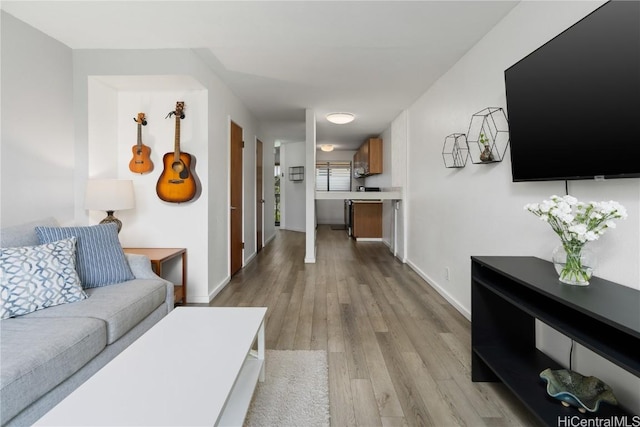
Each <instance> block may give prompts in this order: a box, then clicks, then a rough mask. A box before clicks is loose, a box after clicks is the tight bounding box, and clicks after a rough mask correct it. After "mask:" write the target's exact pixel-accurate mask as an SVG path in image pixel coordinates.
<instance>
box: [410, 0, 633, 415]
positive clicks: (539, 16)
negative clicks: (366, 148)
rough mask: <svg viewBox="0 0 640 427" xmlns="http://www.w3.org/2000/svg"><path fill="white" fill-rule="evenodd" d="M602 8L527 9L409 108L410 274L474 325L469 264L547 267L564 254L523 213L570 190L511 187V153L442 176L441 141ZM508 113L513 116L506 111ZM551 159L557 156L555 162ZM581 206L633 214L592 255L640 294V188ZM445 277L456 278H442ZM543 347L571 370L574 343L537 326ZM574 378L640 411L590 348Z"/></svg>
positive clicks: (585, 195)
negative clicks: (533, 259) (598, 383)
mask: <svg viewBox="0 0 640 427" xmlns="http://www.w3.org/2000/svg"><path fill="white" fill-rule="evenodd" d="M599 4H601V3H599V2H520V3H519V4H518V6H516V7H515V8H514V9H513V10H512V11H511V12H510V13H509V15H507V16H506V17H505V18H504V19H503V20H502V21H501V22H500V23H499V24H498V25H497V26H496V27H495V28H494V29H493V30H492V31H491V32H489V33H488V34H487V35H486V36H485V37H484V38H483V39H482V40H481V41H480V42H479V43H478V44H477V45H476V46H475V47H474V48H473V49H471V50H470V51H469V52H468V53H467V54H466V55H465V56H464V57H463V58H462V59H461V60H460V61H459V62H458V63H457V64H456V65H455V66H454V67H452V68H451V69H450V70H449V71H448V72H447V73H446V74H445V75H443V76H442V77H441V78H440V79H439V80H438V81H437V82H436V84H434V85H433V86H432V87H431V88H430V89H429V90H428V91H427V92H426V93H425V94H423V95H422V96H421V97H420V98H419V99H418V100H417V101H416V102H415V104H413V105H412V106H411V107H410V108H409V109H408V115H409V121H408V123H409V125H408V141H409V144H408V153H407V159H408V182H409V186H408V189H407V190H408V191H407V193H406V196H407V203H406V206H407V207H408V212H407V221H408V222H407V228H408V230H409V231H410V233H409V234H408V236H407V239H408V241H407V250H408V252H407V258H408V262H409V263H410V265H411V266H412V267H413V268H414V269H415V270H416V271H417V272H419V274H421V275H422V276H423V277H424V278H425V279H427V281H428V282H430V283H431V284H433V285H434V287H435V288H436V289H438V290H439V291H440V292H441V293H442V294H443V295H445V296H446V297H447V299H448V300H449V301H451V302H452V304H454V306H456V307H457V308H458V309H459V310H460V311H461V312H463V313H464V314H465V315H467V316H468V317H469V313H470V310H471V306H470V293H471V292H470V259H469V258H470V256H471V255H533V256H538V257H540V258H544V259H547V260H549V259H550V257H551V251H552V249H553V248H554V247H555V246H557V245H558V243H559V241H558V238H557V236H556V235H555V234H554V233H553V231H552V230H551V228H550V227H549V226H548V225H547V224H545V223H543V222H541V221H539V220H538V219H537V218H536V217H534V216H533V215H532V214H530V213H527V212H525V211H524V210H523V206H524V205H525V204H526V203H530V202H537V201H541V200H543V199H545V198H548V197H549V196H550V195H552V194H564V182H560V181H558V182H540V183H513V182H512V181H511V169H510V167H511V165H510V160H509V152H508V151H507V154H506V158H505V160H504V161H503V162H501V163H495V164H488V165H475V164H472V163H471V162H469V163H468V164H467V166H466V167H465V168H464V169H461V170H452V169H445V167H444V164H443V162H442V156H441V151H442V145H443V143H444V138H445V137H446V136H447V135H449V134H451V133H453V132H462V133H466V131H467V128H468V125H469V120H470V118H471V115H472V114H473V113H475V112H477V111H480V110H482V109H483V108H486V107H503V108H505V107H506V100H505V89H504V74H503V73H504V70H505V69H506V68H508V67H509V66H511V65H512V64H514V63H515V62H517V61H519V60H520V59H521V58H523V57H524V56H526V55H527V54H528V53H530V52H531V51H533V50H534V49H536V48H537V47H539V46H540V45H542V44H544V43H545V42H546V41H548V40H550V39H551V38H552V37H554V36H555V35H557V34H558V33H560V32H561V31H563V30H564V29H566V28H567V27H569V26H570V25H572V24H573V23H575V22H576V21H578V20H579V19H580V18H582V17H583V16H585V15H586V14H588V13H589V12H591V11H592V10H594V9H595V8H596V7H598V6H599ZM507 113H508V112H507ZM550 155H553V154H552V153H550ZM569 189H570V193H571V194H573V195H574V196H576V197H578V198H579V199H581V200H587V201H588V200H617V201H619V202H620V203H622V204H623V205H624V206H625V207H626V208H627V210H628V212H629V220H627V221H620V222H619V223H618V228H616V229H615V230H612V231H610V232H609V233H608V234H607V235H605V236H604V237H603V238H602V239H601V240H599V241H598V242H594V244H593V245H592V246H593V248H594V249H595V250H596V251H597V252H599V254H600V255H599V258H600V267H599V268H598V269H597V271H596V274H597V275H598V276H601V277H604V278H606V279H609V280H612V281H615V282H619V283H621V284H623V285H625V286H629V287H633V288H638V287H639V285H640V267H639V262H638V260H639V259H640V220H639V219H638V218H639V217H640V180H639V179H624V180H610V181H606V182H593V181H577V182H570V183H569ZM445 268H449V270H450V277H449V279H448V280H446V279H445V275H444V272H445ZM538 336H539V338H540V341H539V345H540V346H541V347H542V348H543V349H544V351H545V352H548V353H550V354H551V355H552V356H553V357H556V358H557V359H558V360H559V361H560V362H561V363H564V364H567V365H568V355H569V342H568V341H567V340H562V339H560V340H559V339H557V338H556V337H555V336H554V335H553V334H552V332H551V331H550V330H549V328H545V327H540V328H539V334H538ZM574 356H575V359H574V362H575V363H574V369H577V370H578V371H580V372H582V373H584V374H588V375H596V376H598V377H600V378H602V379H603V380H605V381H606V382H608V383H609V384H611V385H612V386H613V388H614V391H615V392H616V396H617V397H618V398H619V399H620V400H621V401H622V402H623V404H625V405H627V406H628V407H630V408H631V409H632V410H635V411H636V412H638V411H639V410H640V401H639V400H640V396H639V395H638V390H639V389H640V381H638V379H637V378H635V377H633V376H631V375H628V374H626V373H624V371H622V373H621V372H620V371H619V370H618V369H617V368H615V367H612V366H613V365H611V364H609V363H604V362H603V363H598V362H595V361H594V359H597V358H596V357H593V356H591V355H590V354H588V353H587V352H586V351H585V350H584V349H581V348H579V349H577V350H576V352H574Z"/></svg>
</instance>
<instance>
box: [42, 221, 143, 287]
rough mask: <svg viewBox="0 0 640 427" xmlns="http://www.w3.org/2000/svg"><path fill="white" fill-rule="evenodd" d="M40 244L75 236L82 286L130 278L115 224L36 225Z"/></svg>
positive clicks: (98, 284) (107, 283) (112, 282)
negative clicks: (86, 225)
mask: <svg viewBox="0 0 640 427" xmlns="http://www.w3.org/2000/svg"><path fill="white" fill-rule="evenodd" d="M36 233H37V234H38V238H39V239H40V242H42V243H48V242H53V241H56V240H60V239H64V238H68V237H76V238H77V239H78V244H77V251H76V259H77V270H78V275H79V276H80V281H81V282H82V286H83V287H84V288H85V289H88V288H98V287H101V286H107V285H112V284H114V283H120V282H125V281H127V280H133V279H134V278H135V277H134V276H133V273H132V272H131V269H130V268H129V264H128V263H127V259H126V257H125V256H124V251H123V250H122V246H121V245H120V240H119V239H118V228H117V226H116V224H114V223H109V224H99V225H93V226H88V227H36Z"/></svg>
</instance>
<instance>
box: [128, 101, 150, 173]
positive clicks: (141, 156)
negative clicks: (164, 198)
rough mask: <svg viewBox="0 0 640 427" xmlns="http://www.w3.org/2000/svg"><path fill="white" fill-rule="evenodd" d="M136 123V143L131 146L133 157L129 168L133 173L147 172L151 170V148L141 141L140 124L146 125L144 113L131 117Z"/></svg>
mask: <svg viewBox="0 0 640 427" xmlns="http://www.w3.org/2000/svg"><path fill="white" fill-rule="evenodd" d="M133 121H134V122H136V123H138V143H137V144H136V145H134V146H133V147H131V151H132V152H133V157H132V158H131V161H130V162H129V170H131V172H133V173H140V174H143V173H149V172H151V171H152V170H153V162H152V161H151V157H150V155H151V149H150V148H149V147H147V146H146V145H144V144H143V143H142V126H146V125H147V119H146V117H145V114H144V113H138V118H137V119H136V118H135V117H134V118H133Z"/></svg>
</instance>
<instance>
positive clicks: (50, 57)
mask: <svg viewBox="0 0 640 427" xmlns="http://www.w3.org/2000/svg"><path fill="white" fill-rule="evenodd" d="M0 15H1V20H2V22H1V31H2V37H1V38H2V48H1V54H2V72H1V75H2V88H1V89H2V126H1V127H2V143H1V147H0V153H1V158H2V160H1V162H2V163H1V165H2V168H1V171H0V182H1V184H0V185H1V187H0V188H1V195H2V197H1V208H0V224H1V225H2V226H3V227H4V226H9V225H15V224H19V223H23V222H27V221H32V220H37V219H41V218H44V217H47V216H52V217H54V218H56V219H57V220H58V221H59V222H60V223H62V224H63V225H66V224H69V223H70V222H72V220H73V216H74V211H73V209H74V166H75V159H76V156H75V153H74V147H73V80H72V62H71V49H69V48H68V47H67V46H65V45H63V44H62V43H59V42H58V41H56V40H54V39H52V38H50V37H49V36H47V35H45V34H43V33H41V32H40V31H36V30H35V29H33V28H32V27H30V26H28V25H26V24H24V23H23V22H22V21H20V20H18V19H16V18H14V17H13V16H12V15H9V14H8V13H6V12H4V11H1V12H0Z"/></svg>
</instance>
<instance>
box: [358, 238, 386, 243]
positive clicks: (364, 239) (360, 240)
mask: <svg viewBox="0 0 640 427" xmlns="http://www.w3.org/2000/svg"><path fill="white" fill-rule="evenodd" d="M356 242H382V238H381V237H356Z"/></svg>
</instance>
